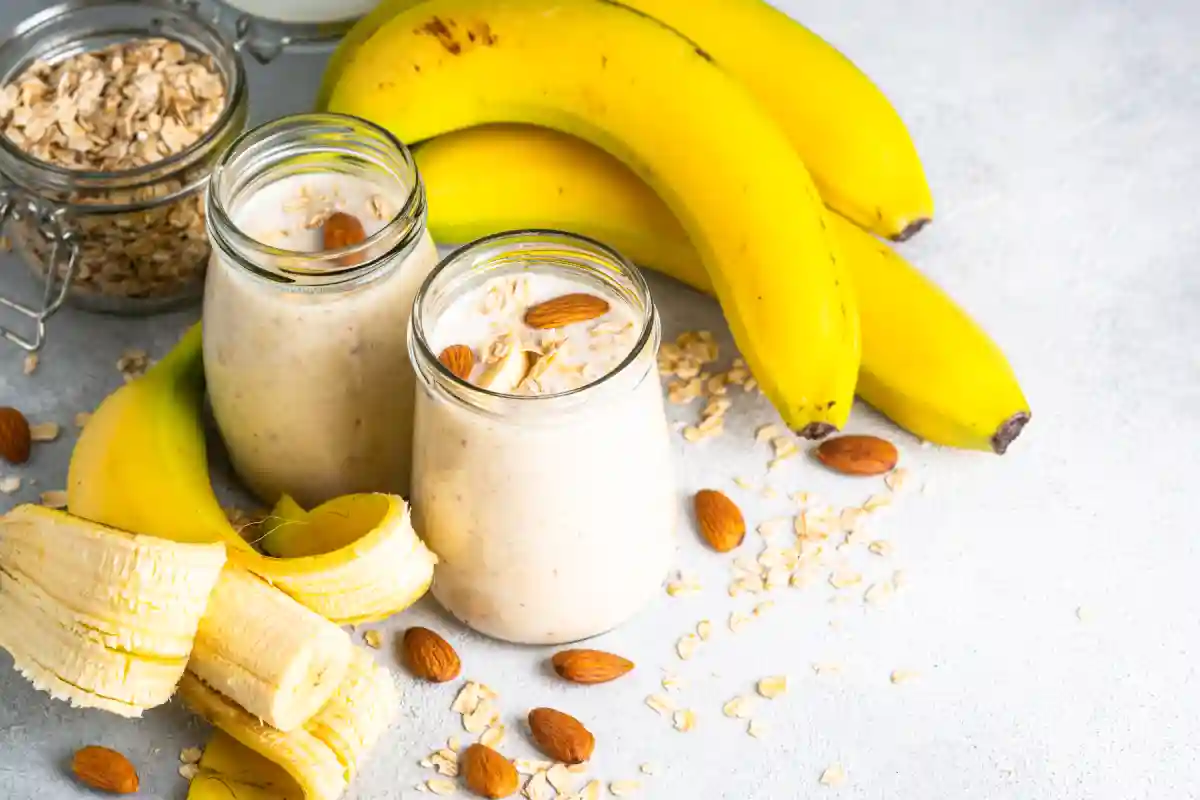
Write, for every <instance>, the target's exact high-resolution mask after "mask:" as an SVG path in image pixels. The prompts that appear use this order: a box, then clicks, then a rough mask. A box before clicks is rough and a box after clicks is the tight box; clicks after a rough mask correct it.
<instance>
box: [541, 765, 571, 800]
mask: <svg viewBox="0 0 1200 800" xmlns="http://www.w3.org/2000/svg"><path fill="white" fill-rule="evenodd" d="M546 780H547V781H549V783H550V785H551V786H553V787H554V789H555V791H557V792H558V793H559V794H570V793H571V788H572V787H573V786H574V785H575V783H576V782H577V781H578V780H579V777H578V776H577V775H575V774H572V772H571V771H570V770H569V769H567V765H566V764H555V765H554V766H553V767H551V768H550V769H549V770H547V771H546Z"/></svg>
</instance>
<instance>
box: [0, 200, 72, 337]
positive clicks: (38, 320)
mask: <svg viewBox="0 0 1200 800" xmlns="http://www.w3.org/2000/svg"><path fill="white" fill-rule="evenodd" d="M65 216H66V210H65V209H63V208H60V207H54V208H51V207H47V206H45V205H43V204H42V203H39V202H38V201H36V200H34V199H32V198H29V197H26V196H24V195H22V194H19V193H17V192H15V191H14V190H13V189H12V188H9V187H0V230H3V229H7V228H8V225H9V223H10V222H20V221H21V220H22V219H26V218H28V219H30V220H36V223H37V232H38V233H39V234H40V235H41V236H42V237H43V238H44V239H45V240H46V241H47V242H48V243H49V244H50V249H49V255H48V257H47V259H46V261H47V263H46V264H43V265H42V266H43V268H44V269H45V273H46V274H45V286H44V287H43V289H42V304H41V308H35V307H33V306H28V305H25V304H24V303H21V302H18V301H17V300H14V299H12V298H10V297H5V296H4V295H0V306H2V307H3V308H6V309H10V310H12V311H15V312H16V313H18V314H21V315H22V316H24V317H26V318H27V319H28V320H31V321H32V327H33V334H32V335H22V334H21V333H18V332H17V331H15V330H13V329H12V328H9V327H7V326H4V325H0V335H2V336H3V337H4V338H5V339H7V340H8V341H10V342H12V343H13V344H15V345H17V346H18V347H20V348H22V349H24V350H28V351H30V352H34V351H37V350H39V349H40V348H41V346H42V345H43V344H44V343H45V341H46V320H48V319H50V317H52V316H54V312H56V311H58V309H59V308H61V307H62V304H63V301H64V300H66V299H67V290H68V289H70V287H71V281H73V280H74V279H75V270H76V269H77V268H78V266H79V242H78V239H77V238H76V236H75V234H74V233H72V232H71V231H70V230H69V228H68V227H67V225H66V220H65ZM60 259H66V263H65V264H64V266H63V268H62V269H59V262H60Z"/></svg>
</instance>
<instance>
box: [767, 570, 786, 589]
mask: <svg viewBox="0 0 1200 800" xmlns="http://www.w3.org/2000/svg"><path fill="white" fill-rule="evenodd" d="M791 577H792V572H791V570H789V569H788V568H787V567H784V566H779V567H771V569H769V570H768V571H767V578H766V581H764V585H765V586H766V587H767V589H782V588H783V587H784V586H787V585H788V581H789V580H791Z"/></svg>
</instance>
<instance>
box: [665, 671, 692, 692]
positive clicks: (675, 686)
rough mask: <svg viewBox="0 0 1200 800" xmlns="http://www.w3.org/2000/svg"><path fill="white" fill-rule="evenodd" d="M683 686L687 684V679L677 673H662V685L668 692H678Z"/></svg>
mask: <svg viewBox="0 0 1200 800" xmlns="http://www.w3.org/2000/svg"><path fill="white" fill-rule="evenodd" d="M685 686H687V681H685V680H684V679H683V678H681V677H679V676H678V675H674V674H672V673H670V672H668V673H667V674H666V675H663V678H662V687H663V688H664V689H666V690H667V691H668V692H678V691H680V690H681V689H683V687H685Z"/></svg>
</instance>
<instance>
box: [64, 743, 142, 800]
mask: <svg viewBox="0 0 1200 800" xmlns="http://www.w3.org/2000/svg"><path fill="white" fill-rule="evenodd" d="M71 771H72V772H74V773H75V777H76V778H78V779H79V781H80V783H83V784H84V785H86V786H90V787H91V788H93V789H100V790H102V791H105V792H112V793H114V794H134V793H136V792H137V790H138V775H137V770H136V769H134V767H133V764H131V763H129V759H128V758H126V757H125V756H123V755H121V754H120V753H118V752H117V751H116V750H109V749H108V748H107V747H98V746H96V745H93V746H91V747H85V748H83V749H82V750H80V751H78V752H77V753H75V757H74V758H73V759H71Z"/></svg>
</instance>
